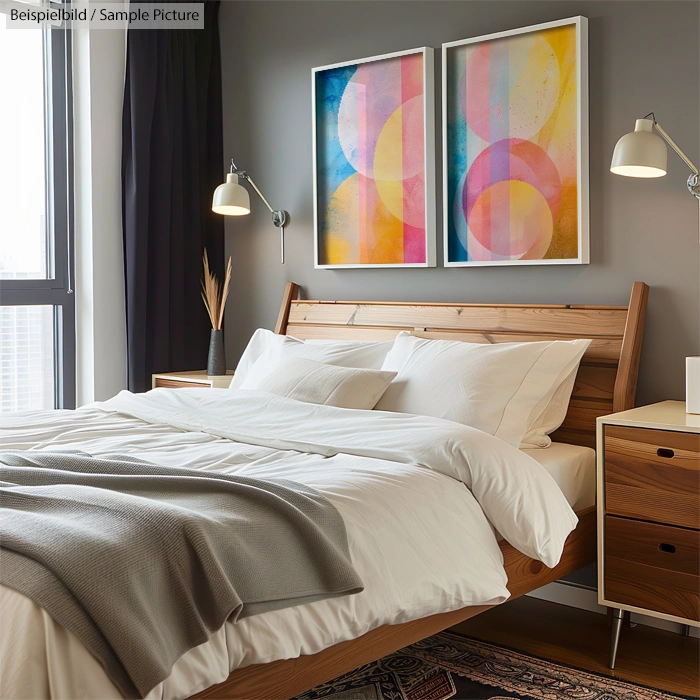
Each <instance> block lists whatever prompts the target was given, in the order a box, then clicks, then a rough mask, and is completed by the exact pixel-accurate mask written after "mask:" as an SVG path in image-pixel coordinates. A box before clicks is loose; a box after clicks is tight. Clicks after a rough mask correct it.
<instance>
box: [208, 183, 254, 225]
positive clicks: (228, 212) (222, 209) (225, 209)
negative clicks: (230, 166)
mask: <svg viewBox="0 0 700 700" xmlns="http://www.w3.org/2000/svg"><path fill="white" fill-rule="evenodd" d="M211 209H212V211H213V212H215V213H216V214H223V215H224V216H244V215H245V214H250V195H249V194H248V190H247V189H246V188H245V187H243V185H240V184H239V183H238V175H236V173H228V174H227V175H226V182H224V184H223V185H219V186H218V187H217V188H216V190H214V199H213V201H212V204H211Z"/></svg>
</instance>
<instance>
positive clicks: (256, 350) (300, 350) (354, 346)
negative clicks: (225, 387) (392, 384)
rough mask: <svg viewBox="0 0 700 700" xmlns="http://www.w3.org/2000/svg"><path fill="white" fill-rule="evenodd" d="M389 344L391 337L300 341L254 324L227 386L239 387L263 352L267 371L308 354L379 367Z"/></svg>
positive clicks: (313, 357)
mask: <svg viewBox="0 0 700 700" xmlns="http://www.w3.org/2000/svg"><path fill="white" fill-rule="evenodd" d="M393 344H394V341H393V340H388V341H372V340H370V341H367V340H339V341H335V340H323V341H320V340H309V341H303V340H299V339H298V338H294V337H292V336H291V335H278V334H277V333H273V332H272V331H268V330H266V329H264V328H258V330H256V331H255V333H253V335H252V337H251V339H250V341H249V342H248V345H247V346H246V349H245V350H244V352H243V355H241V359H240V360H239V362H238V365H237V366H236V372H235V374H234V375H233V379H232V380H231V384H230V385H229V388H230V389H240V388H241V386H242V385H243V382H244V381H245V380H246V377H247V376H248V374H249V372H250V371H251V369H252V368H253V367H254V366H255V363H256V362H257V361H258V360H259V359H260V358H261V357H262V356H263V355H265V354H266V353H267V356H266V360H265V363H264V365H266V366H267V371H271V370H272V369H274V367H276V366H277V365H278V364H280V362H282V361H283V360H284V359H286V358H288V357H308V358H309V359H311V360H316V361H317V362H325V363H326V364H330V365H341V366H345V367H361V368H364V369H380V368H381V366H382V363H383V362H384V358H385V357H386V355H387V353H388V352H389V350H390V349H391V347H392V345H393ZM292 347H293V348H296V349H295V350H293V351H291V352H289V351H288V349H289V348H292ZM305 348H307V349H305ZM315 348H322V349H321V350H318V349H315ZM268 351H269V352H268ZM262 369H263V365H261V366H260V367H259V368H258V370H262ZM261 376H262V375H261ZM261 376H258V377H257V379H256V380H255V381H259V379H260V378H261Z"/></svg>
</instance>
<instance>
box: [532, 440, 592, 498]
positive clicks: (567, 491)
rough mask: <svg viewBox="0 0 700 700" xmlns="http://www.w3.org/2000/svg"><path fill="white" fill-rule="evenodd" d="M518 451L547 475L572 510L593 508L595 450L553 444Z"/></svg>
mask: <svg viewBox="0 0 700 700" xmlns="http://www.w3.org/2000/svg"><path fill="white" fill-rule="evenodd" d="M522 451H523V452H524V453H525V454H527V455H529V456H530V457H532V458H533V459H536V460H537V461H538V462H539V463H540V464H541V465H542V466H543V467H544V468H545V469H546V470H547V471H548V472H549V474H550V476H551V477H552V478H553V479H554V481H556V482H557V485H558V486H559V488H560V489H561V490H562V493H563V494H564V496H565V497H566V500H567V501H568V502H569V505H570V506H571V507H572V508H573V509H574V510H575V511H577V512H578V511H581V510H583V509H584V508H590V507H591V506H594V505H595V487H596V478H595V476H596V466H595V462H596V460H595V450H592V449H591V448H590V447H581V446H580V445H568V444H567V443H565V442H553V443H552V444H551V445H550V446H549V447H548V448H546V449H534V450H522Z"/></svg>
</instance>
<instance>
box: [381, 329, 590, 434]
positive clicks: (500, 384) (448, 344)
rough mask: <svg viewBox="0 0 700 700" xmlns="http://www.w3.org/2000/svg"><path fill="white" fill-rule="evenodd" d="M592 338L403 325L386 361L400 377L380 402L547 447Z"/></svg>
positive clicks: (390, 407)
mask: <svg viewBox="0 0 700 700" xmlns="http://www.w3.org/2000/svg"><path fill="white" fill-rule="evenodd" d="M590 342H591V341H590V340H570V341H564V340H553V341H539V342H526V343H499V344H495V345H489V344H479V343H466V342H463V341H459V340H429V339H427V338H419V337H416V336H413V335H411V334H410V333H406V332H403V333H400V334H399V335H398V336H397V338H396V341H395V343H394V346H393V348H392V349H391V351H390V352H389V353H388V354H387V357H386V359H385V360H384V364H383V366H382V369H384V370H387V371H395V372H397V377H396V379H395V380H394V381H393V382H392V384H391V386H390V387H389V388H388V389H387V391H386V393H385V394H384V396H383V397H382V398H381V400H380V401H379V403H378V404H377V406H376V408H377V410H380V411H398V412H401V413H419V414H421V415H427V416H435V417H436V418H445V419H447V420H452V421H455V422H457V423H463V424H464V425H471V426H472V427H474V428H478V429H479V430H483V431H484V432H487V433H490V434H491V435H495V436H496V437H499V438H501V439H503V440H505V441H506V442H509V443H510V444H512V445H514V446H516V447H548V446H549V445H550V444H551V440H550V438H549V435H548V433H549V432H553V431H554V430H556V429H557V428H558V427H559V426H560V425H561V423H562V422H563V420H564V417H565V416H566V411H567V408H568V405H569V398H570V397H571V391H572V389H573V384H574V379H575V377H576V372H577V370H578V366H579V363H580V362H581V358H582V357H583V354H584V352H585V351H586V348H587V347H588V345H589V344H590ZM567 391H568V393H567ZM555 398H556V401H554V399H555Z"/></svg>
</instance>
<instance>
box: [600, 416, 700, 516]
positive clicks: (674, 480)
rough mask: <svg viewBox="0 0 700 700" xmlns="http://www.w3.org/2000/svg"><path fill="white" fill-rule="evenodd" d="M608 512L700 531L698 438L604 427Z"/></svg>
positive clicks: (679, 434) (613, 426)
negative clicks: (699, 529)
mask: <svg viewBox="0 0 700 700" xmlns="http://www.w3.org/2000/svg"><path fill="white" fill-rule="evenodd" d="M604 452H605V511H606V513H611V514H614V515H622V516H626V517H631V518H639V519H641V520H651V521H655V522H661V523H668V524H670V525H678V526H680V527H690V528H696V529H697V528H700V436H699V435H696V434H693V433H682V432H674V431H670V430H649V429H645V428H629V427H622V426H615V425H606V426H605V442H604Z"/></svg>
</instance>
